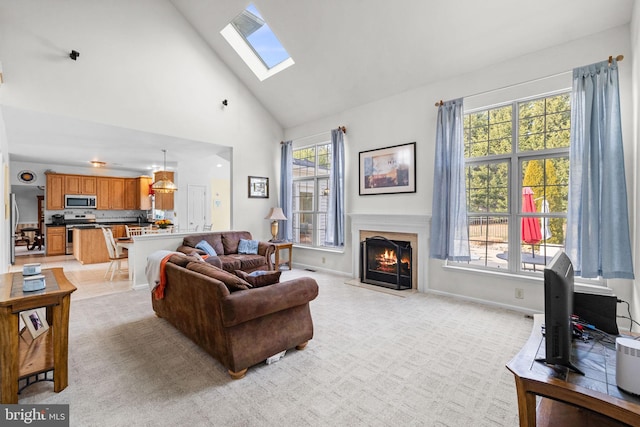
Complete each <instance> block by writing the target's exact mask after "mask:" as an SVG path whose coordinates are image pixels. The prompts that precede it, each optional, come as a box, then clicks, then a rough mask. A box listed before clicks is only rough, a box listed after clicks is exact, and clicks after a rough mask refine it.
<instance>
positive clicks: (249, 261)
mask: <svg viewBox="0 0 640 427" xmlns="http://www.w3.org/2000/svg"><path fill="white" fill-rule="evenodd" d="M233 257H234V258H235V259H237V260H239V261H240V268H238V270H244V271H253V270H255V269H257V268H260V269H261V270H264V269H266V267H265V266H266V264H267V259H266V258H265V257H263V256H262V255H241V254H238V255H233Z"/></svg>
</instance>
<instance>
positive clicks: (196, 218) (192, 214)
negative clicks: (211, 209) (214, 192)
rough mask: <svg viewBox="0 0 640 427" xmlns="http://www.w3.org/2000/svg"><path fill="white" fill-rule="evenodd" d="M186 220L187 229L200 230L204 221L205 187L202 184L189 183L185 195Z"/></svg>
mask: <svg viewBox="0 0 640 427" xmlns="http://www.w3.org/2000/svg"><path fill="white" fill-rule="evenodd" d="M187 206H188V207H187V220H188V221H189V226H188V227H189V230H190V231H193V230H196V227H198V228H197V229H198V231H202V227H203V226H204V224H205V221H206V210H205V206H206V188H205V186H204V185H189V193H188V195H187Z"/></svg>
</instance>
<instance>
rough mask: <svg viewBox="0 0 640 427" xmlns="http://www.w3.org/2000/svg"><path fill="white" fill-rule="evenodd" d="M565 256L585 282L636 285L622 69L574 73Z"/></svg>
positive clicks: (602, 66)
mask: <svg viewBox="0 0 640 427" xmlns="http://www.w3.org/2000/svg"><path fill="white" fill-rule="evenodd" d="M571 96H572V98H571V148H570V154H569V163H570V172H569V206H568V211H567V239H566V245H565V246H566V252H567V254H568V255H569V258H571V262H572V263H573V267H574V270H575V272H576V274H578V275H580V276H582V277H598V276H601V277H603V278H605V279H608V278H625V279H633V278H634V274H633V259H632V256H631V239H630V235H629V217H628V213H627V185H626V180H625V172H624V154H623V147H622V128H621V123H620V95H619V83H618V64H617V61H616V60H615V59H613V60H612V62H611V64H609V62H608V61H603V62H599V63H596V64H592V65H587V66H586V67H580V68H576V69H574V70H573V90H572V93H571Z"/></svg>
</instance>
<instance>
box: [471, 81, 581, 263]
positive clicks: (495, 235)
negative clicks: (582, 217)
mask: <svg viewBox="0 0 640 427" xmlns="http://www.w3.org/2000/svg"><path fill="white" fill-rule="evenodd" d="M570 106H571V105H570V96H569V93H561V94H555V95H550V96H545V97H542V98H536V99H528V100H519V101H514V102H512V103H510V104H508V105H501V106H496V107H491V108H488V109H483V110H478V111H471V112H468V113H466V114H465V117H464V142H465V179H466V197H467V213H468V219H469V244H470V248H471V261H470V262H469V263H470V264H472V265H474V266H479V267H483V268H493V269H508V270H509V271H511V272H522V271H533V272H541V271H542V270H543V269H544V265H545V264H546V263H548V262H549V261H550V260H551V257H553V255H555V253H556V252H557V251H558V250H562V249H564V242H565V235H566V216H567V200H568V189H569V186H568V183H569V132H570V121H571V110H570Z"/></svg>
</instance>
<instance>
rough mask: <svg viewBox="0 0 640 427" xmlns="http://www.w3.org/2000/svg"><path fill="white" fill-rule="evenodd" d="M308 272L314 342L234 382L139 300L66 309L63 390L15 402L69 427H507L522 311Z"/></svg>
mask: <svg viewBox="0 0 640 427" xmlns="http://www.w3.org/2000/svg"><path fill="white" fill-rule="evenodd" d="M302 275H308V276H312V277H314V278H315V279H316V280H317V281H318V284H319V286H320V293H319V296H318V298H317V299H316V300H314V301H313V302H312V303H311V313H312V317H313V321H314V331H315V332H314V339H313V340H311V341H310V342H309V345H308V346H307V348H306V349H304V350H302V351H297V350H295V349H292V350H289V351H287V353H286V355H285V357H284V358H282V359H281V360H280V361H278V362H276V363H273V364H271V365H266V364H264V363H263V364H259V365H257V366H254V367H252V368H250V369H249V371H248V373H247V376H246V377H245V378H244V379H242V380H237V381H234V380H231V379H230V378H229V376H228V374H227V372H226V370H225V369H224V368H223V367H222V365H220V364H219V363H218V362H217V361H216V360H215V359H213V358H212V357H211V356H209V355H208V354H207V353H205V352H204V351H202V350H200V348H198V347H197V346H196V345H195V344H193V343H192V342H191V341H190V340H189V339H187V338H185V337H184V336H183V335H182V334H181V333H179V332H178V331H177V330H176V329H174V328H173V327H172V326H171V325H169V324H168V323H167V322H166V321H164V320H162V319H160V318H157V317H156V316H155V315H154V313H153V310H152V308H151V297H150V294H149V292H147V291H127V292H121V293H115V294H111V295H106V296H100V297H96V298H90V299H83V300H79V301H76V302H73V303H72V305H71V321H70V325H69V329H70V331H69V333H70V342H69V386H68V387H67V388H66V389H65V390H63V391H62V392H60V393H54V392H53V385H52V384H51V383H49V382H42V383H36V384H34V385H31V386H29V387H27V388H26V389H25V390H24V391H23V392H22V394H21V395H20V403H44V404H46V403H51V404H53V403H68V404H69V405H70V425H71V426H187V425H189V426H207V425H211V426H329V425H331V426H451V427H454V426H455V427H458V426H469V427H479V426H516V425H518V410H517V402H516V390H515V385H514V380H513V376H512V375H511V374H510V373H509V371H507V369H506V368H505V364H506V363H507V362H508V361H509V360H510V359H511V358H512V357H513V356H514V355H515V354H516V353H517V352H518V351H519V349H520V348H521V346H522V345H523V344H524V343H525V341H526V340H527V338H528V336H529V333H530V331H531V327H532V320H531V319H528V318H526V317H525V316H523V315H522V314H521V313H516V312H512V311H508V310H502V309H499V308H493V307H488V306H484V305H481V304H475V303H470V302H465V301H459V300H456V299H452V298H446V297H441V296H436V295H431V294H418V293H407V294H406V296H397V295H392V294H388V293H384V292H376V291H375V290H370V289H366V288H362V287H357V286H350V285H347V284H345V283H344V282H345V279H344V278H343V277H339V276H334V275H330V274H324V273H317V272H307V271H299V270H293V271H286V272H284V273H283V277H282V280H288V279H291V278H293V277H297V276H302Z"/></svg>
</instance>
